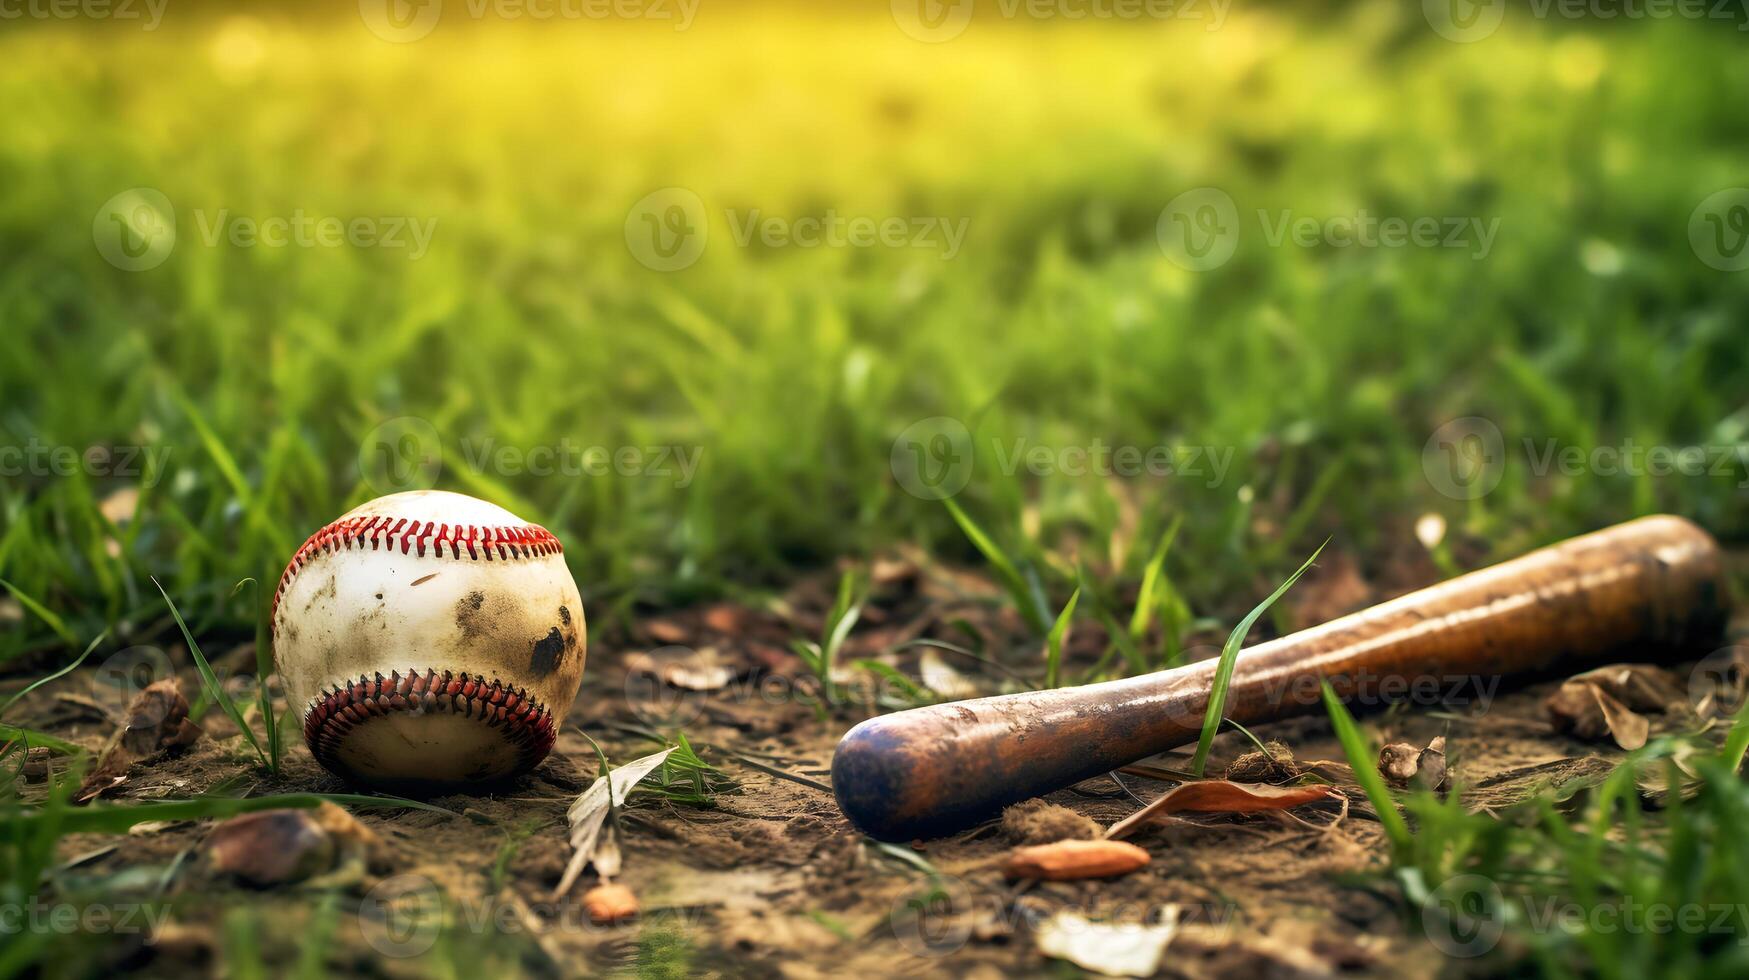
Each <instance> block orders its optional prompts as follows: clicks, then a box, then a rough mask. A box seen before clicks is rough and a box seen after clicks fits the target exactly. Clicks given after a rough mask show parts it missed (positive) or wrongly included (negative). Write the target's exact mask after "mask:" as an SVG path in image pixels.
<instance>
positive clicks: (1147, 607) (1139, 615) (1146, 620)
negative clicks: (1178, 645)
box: [1130, 514, 1184, 643]
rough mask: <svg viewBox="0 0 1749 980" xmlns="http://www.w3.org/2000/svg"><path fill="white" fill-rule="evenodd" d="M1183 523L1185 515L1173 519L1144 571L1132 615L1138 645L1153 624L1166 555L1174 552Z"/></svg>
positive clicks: (1131, 625) (1131, 624)
mask: <svg viewBox="0 0 1749 980" xmlns="http://www.w3.org/2000/svg"><path fill="white" fill-rule="evenodd" d="M1183 523H1184V515H1183V514H1178V515H1176V516H1174V517H1173V518H1172V523H1171V524H1168V525H1167V526H1166V531H1165V533H1163V534H1161V535H1160V543H1159V544H1157V545H1155V546H1154V553H1153V554H1152V555H1150V556H1149V557H1148V565H1147V567H1146V568H1144V569H1143V570H1142V587H1141V590H1140V591H1138V592H1137V593H1136V611H1135V612H1134V613H1132V614H1131V615H1130V639H1131V640H1134V641H1135V642H1137V643H1140V642H1142V637H1143V636H1144V635H1146V634H1147V632H1148V626H1149V625H1150V624H1151V623H1152V622H1153V619H1154V592H1155V590H1157V589H1158V588H1159V587H1160V577H1161V575H1162V573H1163V572H1164V570H1165V567H1166V554H1167V552H1169V551H1171V550H1172V542H1173V540H1175V539H1176V538H1177V537H1178V528H1179V526H1180V525H1182V524H1183Z"/></svg>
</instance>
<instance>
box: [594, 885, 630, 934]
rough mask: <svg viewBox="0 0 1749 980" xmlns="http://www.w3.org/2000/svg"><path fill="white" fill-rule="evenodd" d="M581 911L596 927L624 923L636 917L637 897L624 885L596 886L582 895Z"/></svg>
mask: <svg viewBox="0 0 1749 980" xmlns="http://www.w3.org/2000/svg"><path fill="white" fill-rule="evenodd" d="M583 910H584V911H585V912H587V913H589V921H590V922H593V923H595V924H596V925H598V926H605V925H612V924H613V923H615V922H624V921H626V920H627V919H634V918H636V917H637V915H638V896H636V895H634V894H632V890H631V889H630V888H627V887H626V886H624V885H596V886H595V887H594V888H591V889H589V890H588V891H586V892H584V893H583Z"/></svg>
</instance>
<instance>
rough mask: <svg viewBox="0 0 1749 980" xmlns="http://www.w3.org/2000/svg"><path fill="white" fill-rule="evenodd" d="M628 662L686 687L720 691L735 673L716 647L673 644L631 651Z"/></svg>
mask: <svg viewBox="0 0 1749 980" xmlns="http://www.w3.org/2000/svg"><path fill="white" fill-rule="evenodd" d="M625 665H626V669H627V670H629V671H632V672H633V673H638V674H649V675H650V676H652V677H655V678H656V679H657V680H659V681H661V682H662V683H664V684H667V685H668V686H669V687H676V688H679V689H680V690H683V691H718V690H721V689H723V688H724V687H727V686H728V683H729V682H730V681H732V680H734V679H735V674H736V671H735V669H734V668H733V667H731V666H730V665H729V664H727V663H725V662H724V660H723V657H722V654H721V653H720V652H719V651H718V650H717V648H716V647H704V648H703V649H700V650H687V649H685V648H682V647H672V648H667V649H662V650H654V651H651V652H650V653H631V654H627V655H626V658H625Z"/></svg>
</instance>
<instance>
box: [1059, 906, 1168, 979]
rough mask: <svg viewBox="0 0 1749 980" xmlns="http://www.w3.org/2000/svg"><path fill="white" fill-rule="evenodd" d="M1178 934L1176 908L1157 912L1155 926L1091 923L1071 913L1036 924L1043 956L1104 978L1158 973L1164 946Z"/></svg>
mask: <svg viewBox="0 0 1749 980" xmlns="http://www.w3.org/2000/svg"><path fill="white" fill-rule="evenodd" d="M1177 931H1178V907H1177V906H1174V905H1167V906H1163V907H1162V908H1161V917H1160V922H1159V924H1158V925H1143V924H1142V923H1140V922H1124V923H1107V922H1094V921H1093V920H1091V919H1087V918H1084V917H1082V916H1079V915H1076V914H1075V913H1073V912H1058V913H1057V914H1055V915H1053V916H1051V917H1050V918H1049V919H1046V920H1045V921H1044V922H1041V923H1039V927H1038V930H1037V933H1036V942H1037V943H1038V949H1039V952H1041V953H1043V954H1045V955H1046V956H1052V957H1056V958H1057V959H1060V960H1068V961H1069V962H1070V963H1073V964H1075V965H1076V966H1078V967H1080V968H1082V969H1083V970H1092V971H1093V972H1094V973H1100V974H1104V975H1105V976H1108V977H1151V976H1153V975H1154V974H1155V972H1157V971H1158V970H1159V969H1160V960H1161V958H1162V957H1164V955H1165V953H1166V944H1168V943H1170V942H1171V941H1172V937H1173V935H1175V934H1176V933H1177Z"/></svg>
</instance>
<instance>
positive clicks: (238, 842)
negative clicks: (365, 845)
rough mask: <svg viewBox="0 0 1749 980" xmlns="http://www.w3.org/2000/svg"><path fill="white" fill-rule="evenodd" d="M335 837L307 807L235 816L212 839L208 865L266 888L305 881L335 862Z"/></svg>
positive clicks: (207, 850)
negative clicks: (307, 812)
mask: <svg viewBox="0 0 1749 980" xmlns="http://www.w3.org/2000/svg"><path fill="white" fill-rule="evenodd" d="M335 848H336V845H335V842H334V839H333V837H331V836H329V834H328V832H327V831H325V830H323V829H322V827H321V826H320V825H319V824H317V823H316V821H314V820H312V819H310V817H309V816H308V815H307V814H306V813H305V812H304V811H303V810H263V811H261V812H259V813H245V814H243V815H241V816H237V817H232V818H231V819H229V820H226V821H225V822H224V823H221V824H219V825H218V826H217V827H214V828H213V831H212V833H211V834H210V835H208V836H207V840H206V858H207V863H208V865H209V866H210V867H211V868H212V870H213V871H215V872H217V873H219V874H226V875H234V876H236V877H238V878H241V879H242V880H244V881H246V882H248V883H250V884H252V885H256V886H259V887H262V888H268V887H272V886H274V885H283V884H288V883H291V882H294V881H303V880H304V879H306V878H310V877H312V876H314V875H317V874H320V873H321V872H323V871H326V870H328V869H329V868H330V867H332V866H333V864H334V859H335Z"/></svg>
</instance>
